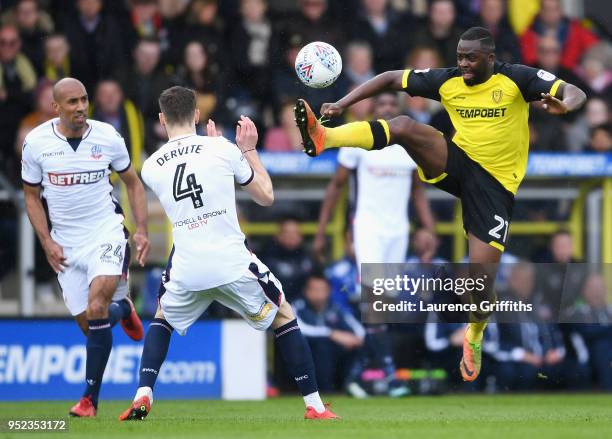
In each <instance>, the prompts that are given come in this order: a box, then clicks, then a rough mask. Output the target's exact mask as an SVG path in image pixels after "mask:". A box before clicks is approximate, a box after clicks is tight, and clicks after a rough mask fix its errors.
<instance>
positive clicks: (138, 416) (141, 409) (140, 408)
mask: <svg viewBox="0 0 612 439" xmlns="http://www.w3.org/2000/svg"><path fill="white" fill-rule="evenodd" d="M150 411H151V402H150V401H149V397H148V396H143V397H140V398H138V399H137V400H136V401H134V402H132V406H131V407H130V408H129V409H127V410H126V411H124V412H123V413H121V415H119V420H120V421H142V420H143V419H144V418H146V417H147V415H148V414H149V412H150Z"/></svg>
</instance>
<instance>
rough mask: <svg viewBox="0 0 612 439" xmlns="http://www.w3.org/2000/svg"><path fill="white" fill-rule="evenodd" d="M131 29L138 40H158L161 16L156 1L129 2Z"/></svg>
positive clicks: (134, 0) (132, 0)
mask: <svg viewBox="0 0 612 439" xmlns="http://www.w3.org/2000/svg"><path fill="white" fill-rule="evenodd" d="M130 3H131V5H132V8H131V12H132V13H131V19H132V27H133V28H134V30H135V31H136V34H137V35H138V39H140V38H158V39H160V38H161V37H162V36H163V35H160V32H161V30H162V16H161V14H160V12H159V5H158V1H157V0H131V2H130Z"/></svg>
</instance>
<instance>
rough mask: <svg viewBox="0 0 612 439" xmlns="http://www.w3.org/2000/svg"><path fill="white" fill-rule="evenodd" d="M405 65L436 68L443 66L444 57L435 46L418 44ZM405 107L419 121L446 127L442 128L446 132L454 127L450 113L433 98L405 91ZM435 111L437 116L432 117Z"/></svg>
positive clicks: (410, 67) (416, 68)
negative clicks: (441, 56)
mask: <svg viewBox="0 0 612 439" xmlns="http://www.w3.org/2000/svg"><path fill="white" fill-rule="evenodd" d="M405 67H407V68H409V69H415V70H425V69H436V68H439V67H442V59H441V58H440V54H439V53H438V52H437V51H436V49H434V48H433V47H427V46H417V47H415V48H414V49H413V50H412V51H411V52H410V55H408V57H407V58H406V66H405ZM404 107H405V109H404V112H405V113H406V114H407V115H408V116H410V117H412V118H413V119H415V120H416V121H417V122H420V123H424V124H432V125H434V126H435V128H437V129H440V127H445V129H444V130H441V131H442V132H444V133H446V132H447V131H448V132H450V129H452V124H451V121H450V117H448V113H446V111H445V110H444V109H443V108H442V106H441V105H440V104H439V103H438V102H436V101H434V100H432V99H426V98H423V97H421V96H410V95H409V94H408V93H405V94H404ZM433 113H435V116H433V117H432V114H433ZM442 114H443V115H442Z"/></svg>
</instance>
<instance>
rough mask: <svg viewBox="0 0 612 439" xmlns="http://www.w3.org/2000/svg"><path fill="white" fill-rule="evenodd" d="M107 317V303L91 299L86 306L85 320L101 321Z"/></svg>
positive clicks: (98, 299)
mask: <svg viewBox="0 0 612 439" xmlns="http://www.w3.org/2000/svg"><path fill="white" fill-rule="evenodd" d="M106 316H108V303H106V301H105V300H103V299H101V298H96V299H93V300H91V301H90V302H89V304H88V305H87V319H88V320H93V319H102V318H104V317H106Z"/></svg>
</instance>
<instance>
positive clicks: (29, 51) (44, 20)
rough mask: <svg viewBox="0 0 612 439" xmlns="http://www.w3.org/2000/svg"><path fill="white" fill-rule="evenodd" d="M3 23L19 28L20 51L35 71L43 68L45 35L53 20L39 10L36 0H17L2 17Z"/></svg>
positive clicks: (51, 27) (40, 71)
mask: <svg viewBox="0 0 612 439" xmlns="http://www.w3.org/2000/svg"><path fill="white" fill-rule="evenodd" d="M2 21H3V23H7V24H13V25H15V26H16V27H17V29H18V30H19V35H20V37H21V51H22V52H23V54H24V55H26V56H27V57H28V59H29V60H30V62H31V63H32V65H33V66H34V68H35V69H36V71H37V72H38V73H39V74H41V73H42V68H43V59H44V49H43V41H44V38H45V35H47V34H49V33H51V32H52V31H53V20H52V19H51V17H50V16H49V14H47V13H46V12H45V11H41V10H40V8H39V6H38V1H37V0H19V1H18V2H17V4H16V5H15V7H14V8H13V9H10V10H9V11H8V12H7V13H6V14H5V15H4V16H3V17H2Z"/></svg>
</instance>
